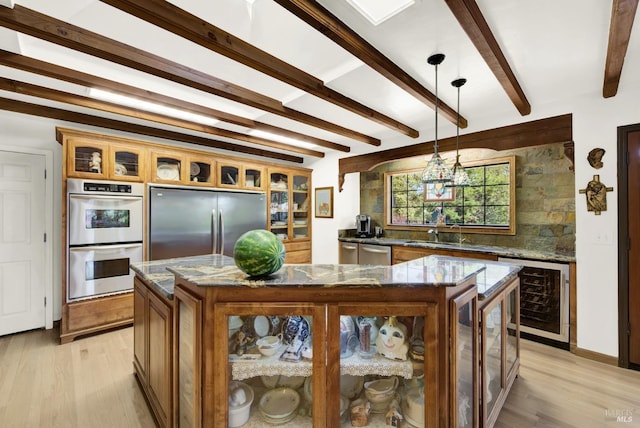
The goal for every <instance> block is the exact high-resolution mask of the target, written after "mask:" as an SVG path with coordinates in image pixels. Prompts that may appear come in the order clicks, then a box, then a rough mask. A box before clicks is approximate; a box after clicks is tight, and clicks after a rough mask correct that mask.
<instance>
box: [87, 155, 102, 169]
mask: <svg viewBox="0 0 640 428" xmlns="http://www.w3.org/2000/svg"><path fill="white" fill-rule="evenodd" d="M89 171H91V172H95V173H97V174H100V173H101V172H102V158H101V157H100V152H93V153H91V160H90V161H89Z"/></svg>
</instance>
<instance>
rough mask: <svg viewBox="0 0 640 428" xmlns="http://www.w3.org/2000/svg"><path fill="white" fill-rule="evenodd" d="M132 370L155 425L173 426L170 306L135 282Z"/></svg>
mask: <svg viewBox="0 0 640 428" xmlns="http://www.w3.org/2000/svg"><path fill="white" fill-rule="evenodd" d="M133 294H134V298H133V300H134V306H135V311H136V313H135V316H134V324H133V334H134V336H133V338H134V339H133V340H134V345H133V349H134V370H135V372H136V375H137V377H138V380H139V381H140V385H141V386H142V389H143V390H144V392H145V395H146V396H147V399H148V400H149V405H150V406H151V410H152V411H153V415H154V417H155V418H156V421H157V423H158V425H159V426H160V427H162V428H168V427H172V426H173V305H172V303H171V301H170V300H168V299H166V298H164V297H162V296H160V295H159V294H157V293H155V292H154V291H153V290H151V289H150V288H148V287H147V286H146V285H145V284H144V283H143V282H142V281H141V280H140V279H138V278H136V279H135V280H134V291H133Z"/></svg>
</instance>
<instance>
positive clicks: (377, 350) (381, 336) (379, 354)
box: [327, 303, 438, 428]
mask: <svg viewBox="0 0 640 428" xmlns="http://www.w3.org/2000/svg"><path fill="white" fill-rule="evenodd" d="M328 313H329V324H328V337H329V338H330V340H329V344H328V351H327V356H328V360H329V369H328V379H327V384H328V389H327V392H328V395H327V409H328V416H327V418H328V422H329V426H342V427H345V428H346V427H352V426H355V427H358V426H367V427H388V426H392V427H393V426H397V427H401V426H415V427H424V426H435V425H436V424H437V423H436V422H435V421H436V420H437V416H436V413H437V410H436V408H434V407H433V406H432V404H433V403H436V401H437V399H438V398H437V393H438V391H437V387H435V386H434V385H435V384H436V379H435V378H434V375H435V374H436V373H437V371H436V368H437V365H438V358H437V355H435V353H436V352H437V351H436V348H435V347H433V346H427V347H425V333H426V334H427V335H428V336H427V338H426V341H427V343H432V342H430V340H432V339H433V337H431V336H432V335H433V330H431V329H428V330H426V331H425V323H432V324H430V325H434V324H433V323H435V322H436V320H435V319H436V310H435V308H434V306H433V305H431V304H427V303H423V304H413V303H406V304H367V305H364V304H339V305H330V306H329V310H328ZM333 362H335V363H336V364H337V365H339V368H337V369H336V368H334V367H332V365H333ZM429 365H431V366H430V367H426V366H429ZM430 421H431V422H430ZM409 424H411V425H409Z"/></svg>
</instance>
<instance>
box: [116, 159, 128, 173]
mask: <svg viewBox="0 0 640 428" xmlns="http://www.w3.org/2000/svg"><path fill="white" fill-rule="evenodd" d="M113 172H114V173H115V175H127V168H126V167H125V166H124V165H122V164H121V163H118V162H116V165H115V167H114V168H113Z"/></svg>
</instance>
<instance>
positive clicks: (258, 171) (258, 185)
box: [244, 165, 264, 190]
mask: <svg viewBox="0 0 640 428" xmlns="http://www.w3.org/2000/svg"><path fill="white" fill-rule="evenodd" d="M263 175H264V168H262V167H260V166H254V165H245V166H244V187H245V188H246V189H249V190H258V189H263V188H264V185H263V180H262V178H263Z"/></svg>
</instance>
